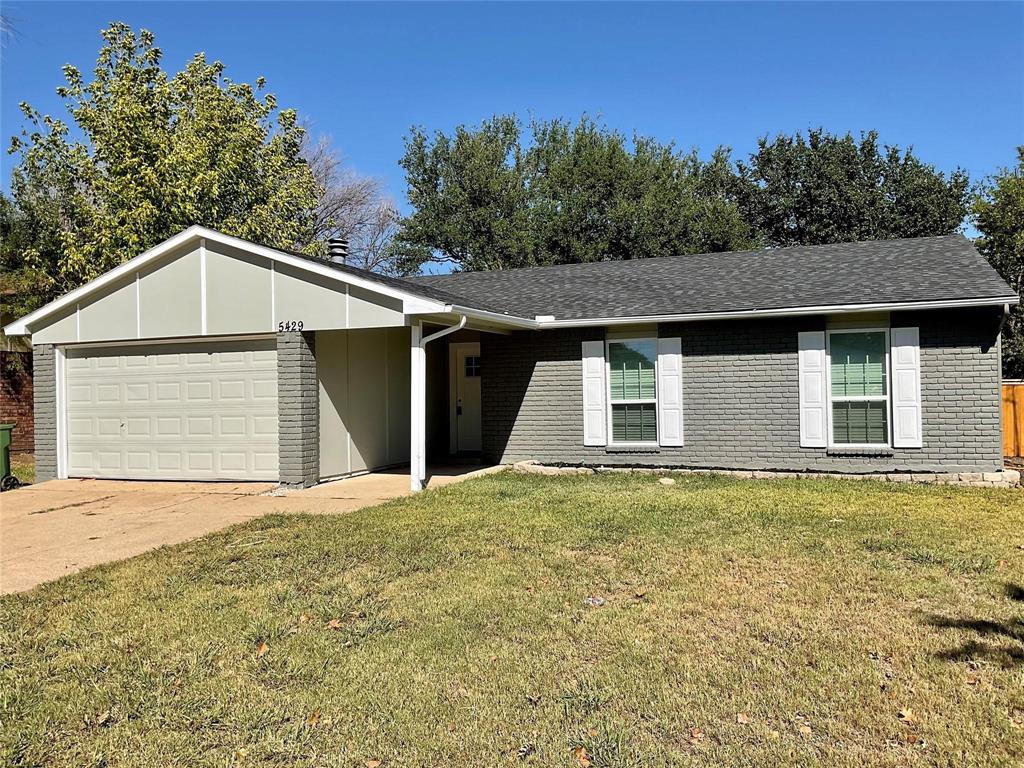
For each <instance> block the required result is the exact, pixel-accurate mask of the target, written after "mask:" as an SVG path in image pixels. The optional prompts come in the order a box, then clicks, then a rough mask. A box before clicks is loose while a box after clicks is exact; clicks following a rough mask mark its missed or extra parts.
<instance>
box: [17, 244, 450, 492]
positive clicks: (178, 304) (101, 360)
mask: <svg viewBox="0 0 1024 768" xmlns="http://www.w3.org/2000/svg"><path fill="white" fill-rule="evenodd" d="M334 258H336V259H341V260H326V259H323V258H318V257H316V256H311V255H306V254H301V253H294V252H290V251H282V250H278V249H275V248H269V247H267V246H264V245H259V244H256V243H251V242H247V241H245V240H241V239H239V238H237V237H232V236H231V235H227V234H224V233H222V232H217V231H215V230H211V229H208V228H205V227H200V226H193V227H189V228H188V229H186V230H184V231H182V232H180V233H178V234H177V235H174V236H173V237H170V238H168V239H167V240H165V241H164V242H162V243H159V244H157V245H155V246H154V247H153V248H150V249H149V250H147V251H145V252H143V253H141V254H139V255H137V256H135V257H134V258H131V259H129V260H128V261H125V262H124V263H122V264H121V265H120V266H118V267H115V268H114V269H112V270H110V271H109V272H106V273H104V274H102V275H100V276H99V277H97V278H96V279H94V280H92V281H91V282H89V283H86V284H85V285H83V286H80V287H79V288H76V289H75V290H73V291H71V292H70V293H68V294H66V295H64V296H62V297H60V298H59V299H56V300H54V301H52V302H50V303H49V304H47V305H45V306H43V307H41V308H39V309H37V310H36V311H35V312H33V313H31V314H29V315H26V316H25V317H23V318H21V319H19V320H17V321H15V322H14V323H10V324H9V325H7V326H6V327H5V329H4V330H5V332H6V333H7V335H14V336H30V337H31V341H32V357H33V370H34V387H33V394H34V408H35V448H36V450H35V466H36V478H37V480H46V479H60V478H68V477H73V478H103V479H111V480H115V479H116V480H185V481H193V480H198V481H213V480H226V481H258V482H259V481H262V482H266V481H271V482H274V481H276V482H278V483H280V484H281V485H283V486H285V487H308V486H310V485H313V484H315V483H317V482H319V481H320V480H323V479H327V478H337V477H345V476H348V475H353V474H359V473H362V472H373V471H376V470H379V469H382V468H390V467H395V466H399V465H403V464H406V463H411V462H410V458H411V452H412V450H411V446H413V445H416V446H418V447H419V448H418V453H417V455H416V464H415V466H416V469H415V472H414V473H413V475H412V477H411V478H410V487H413V485H415V486H416V487H417V488H418V487H420V486H421V485H422V478H423V477H424V476H425V471H426V470H425V464H424V462H425V459H424V456H425V452H424V450H423V445H424V442H425V437H424V436H425V425H424V424H422V423H421V422H422V421H423V420H424V419H423V416H424V414H425V413H426V407H425V403H424V400H425V397H426V394H425V382H426V376H425V375H423V372H422V371H420V373H419V374H417V375H415V376H414V374H413V369H414V367H417V366H419V367H422V364H423V360H424V357H425V344H426V343H427V341H429V340H431V339H433V338H439V336H438V334H441V335H442V336H443V335H445V334H447V333H450V332H454V331H455V330H456V326H457V328H462V327H463V326H464V325H465V324H466V322H467V319H466V316H465V315H463V314H459V313H455V312H453V311H451V309H452V307H451V305H450V303H449V301H448V298H449V297H448V296H447V294H444V295H438V294H439V293H442V294H443V292H438V291H436V290H434V289H430V288H425V287H424V288H420V287H418V286H413V285H412V284H411V283H407V282H404V281H401V280H398V279H396V278H391V277H386V276H382V275H376V274H373V273H370V272H366V271H364V270H361V269H356V268H354V267H351V266H349V265H347V264H346V263H345V262H344V257H343V256H338V255H337V254H335V257H334ZM424 324H429V326H430V327H431V328H433V327H438V328H442V329H446V330H443V331H437V332H435V333H433V334H428V335H424V333H423V327H424ZM438 393H439V394H438V396H439V397H444V398H445V401H446V402H447V396H446V394H445V393H444V392H443V391H441V390H438Z"/></svg>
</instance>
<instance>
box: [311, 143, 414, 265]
mask: <svg viewBox="0 0 1024 768" xmlns="http://www.w3.org/2000/svg"><path fill="white" fill-rule="evenodd" d="M306 136H307V139H308V136H309V134H308V133H307V134H306ZM302 156H303V157H304V158H305V160H306V162H307V163H308V164H309V167H310V170H311V171H312V172H313V178H315V179H316V181H317V184H318V186H319V187H320V188H321V189H322V190H323V194H322V196H321V198H320V203H319V204H318V205H317V207H316V210H315V211H314V214H313V239H314V240H315V241H317V242H323V241H326V240H327V239H328V238H331V237H340V238H344V239H346V240H348V241H349V258H348V263H349V264H352V265H353V266H357V267H361V268H363V269H368V270H371V271H373V272H382V273H385V274H397V273H398V271H399V266H398V264H397V263H396V259H395V254H394V252H393V251H392V249H391V247H390V246H391V241H392V239H393V238H394V234H395V232H396V230H397V226H398V219H399V215H398V210H397V208H396V207H395V204H394V202H393V201H392V200H390V199H388V198H387V197H386V196H385V195H384V191H383V187H382V184H381V182H380V181H379V180H378V179H374V178H370V177H367V176H361V175H359V174H357V173H355V172H354V171H352V170H351V169H349V168H346V167H345V164H344V163H343V162H342V160H341V157H340V156H339V155H338V153H337V152H336V151H335V150H334V149H332V147H331V143H330V141H329V140H328V139H327V138H326V137H323V136H321V137H320V139H319V140H318V141H317V142H316V143H313V142H312V141H309V140H307V141H306V142H305V143H304V145H303V149H302Z"/></svg>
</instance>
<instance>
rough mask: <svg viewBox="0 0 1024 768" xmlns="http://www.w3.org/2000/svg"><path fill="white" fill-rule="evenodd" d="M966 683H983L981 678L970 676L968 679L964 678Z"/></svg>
mask: <svg viewBox="0 0 1024 768" xmlns="http://www.w3.org/2000/svg"><path fill="white" fill-rule="evenodd" d="M964 682H965V683H967V685H977V684H978V683H980V682H981V677H979V676H978V675H974V674H970V675H968V676H967V677H966V678H964Z"/></svg>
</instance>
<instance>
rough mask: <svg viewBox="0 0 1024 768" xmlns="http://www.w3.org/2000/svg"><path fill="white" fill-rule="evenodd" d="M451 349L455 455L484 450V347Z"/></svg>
mask: <svg viewBox="0 0 1024 768" xmlns="http://www.w3.org/2000/svg"><path fill="white" fill-rule="evenodd" d="M450 349H451V368H452V370H451V373H452V387H451V399H452V402H451V451H452V453H475V452H478V451H479V450H480V344H479V343H478V342H472V343H457V344H452V345H450Z"/></svg>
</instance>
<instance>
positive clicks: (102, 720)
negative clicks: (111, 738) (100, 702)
mask: <svg viewBox="0 0 1024 768" xmlns="http://www.w3.org/2000/svg"><path fill="white" fill-rule="evenodd" d="M109 722H110V710H109V709H108V710H107V711H106V712H104V713H103V714H102V715H100V716H99V717H97V718H96V725H106V724H107V723H109Z"/></svg>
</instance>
